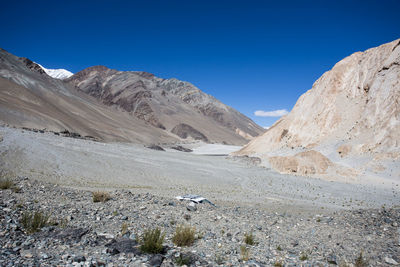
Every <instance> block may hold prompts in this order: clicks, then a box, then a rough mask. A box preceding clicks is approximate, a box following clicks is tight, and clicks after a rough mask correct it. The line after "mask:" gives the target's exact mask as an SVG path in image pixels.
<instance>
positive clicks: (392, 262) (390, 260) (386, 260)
mask: <svg viewBox="0 0 400 267" xmlns="http://www.w3.org/2000/svg"><path fill="white" fill-rule="evenodd" d="M384 260H385V262H386V263H388V264H391V265H398V264H399V263H398V262H397V261H395V260H394V259H392V258H389V257H385V258H384Z"/></svg>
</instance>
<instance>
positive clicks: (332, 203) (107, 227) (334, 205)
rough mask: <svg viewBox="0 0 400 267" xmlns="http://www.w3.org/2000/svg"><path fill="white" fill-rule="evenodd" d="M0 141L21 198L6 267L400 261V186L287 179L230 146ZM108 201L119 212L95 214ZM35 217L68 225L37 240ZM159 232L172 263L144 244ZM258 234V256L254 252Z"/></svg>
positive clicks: (26, 136)
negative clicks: (178, 238) (185, 232)
mask: <svg viewBox="0 0 400 267" xmlns="http://www.w3.org/2000/svg"><path fill="white" fill-rule="evenodd" d="M0 133H1V136H2V142H1V143H0V152H1V166H2V169H3V170H8V171H9V172H10V173H12V179H13V183H14V187H15V188H18V190H15V189H6V190H2V191H0V196H1V198H0V205H1V209H0V218H1V223H2V229H3V230H2V231H1V232H0V236H1V240H0V246H1V251H0V264H1V265H3V266H14V265H35V266H36V265H43V266H54V265H67V266H103V265H106V264H108V265H110V266H111V265H113V266H121V265H124V266H160V265H161V266H177V265H180V264H181V263H182V261H181V260H182V258H183V259H184V263H185V264H187V265H191V266H217V265H220V266H274V265H275V266H277V265H279V264H282V265H285V266H308V265H312V266H327V265H329V264H333V265H335V264H338V265H339V264H340V265H341V266H352V265H351V264H356V263H357V262H358V263H360V262H361V263H362V264H366V265H362V266H368V265H370V266H377V265H380V266H385V265H391V264H393V263H396V262H399V261H400V258H399V257H398V255H399V252H400V251H399V245H400V243H399V242H400V231H399V219H400V195H399V194H400V187H399V184H398V183H396V182H394V181H393V180H389V179H388V180H380V181H366V180H362V181H361V182H362V183H359V182H358V183H342V182H337V181H332V182H329V181H325V180H320V179H316V178H305V177H298V176H292V175H283V174H279V173H277V172H275V171H273V170H270V169H266V168H262V167H258V166H255V164H257V161H256V160H255V159H251V158H246V157H244V158H237V157H228V156H226V155H221V154H224V153H225V152H224V150H225V151H229V150H232V149H233V148H231V147H229V146H228V147H226V148H225V147H224V146H221V145H219V146H215V145H214V146H211V147H210V146H209V145H205V144H203V143H196V144H193V143H192V144H182V146H183V147H186V148H191V149H193V150H194V151H193V152H181V151H177V150H175V149H171V148H170V146H168V145H166V146H163V148H164V149H165V150H166V151H158V150H154V149H150V148H147V147H145V146H143V145H136V144H129V143H107V144H106V143H100V142H95V141H91V140H82V139H76V138H71V137H62V136H57V135H55V134H53V133H40V132H37V133H36V132H32V131H26V130H21V129H13V128H8V127H2V128H1V130H0ZM96 191H106V192H108V193H109V195H110V197H111V200H109V201H107V202H105V203H101V202H100V203H93V200H92V192H96ZM186 193H192V194H200V195H202V196H204V197H206V198H207V199H208V200H210V201H211V202H212V203H214V204H215V205H216V206H215V207H214V206H212V205H210V204H207V203H203V204H197V205H195V206H194V209H193V208H192V207H189V206H188V203H187V202H180V201H178V200H176V199H175V197H176V196H178V195H183V194H186ZM27 211H29V212H34V211H42V212H49V213H50V214H51V218H52V219H53V220H55V221H56V222H53V226H47V227H44V228H43V229H42V230H41V231H40V232H37V233H34V234H26V233H25V230H24V227H23V226H22V225H21V216H22V215H23V214H24V213H26V212H27ZM181 224H184V225H190V226H193V227H195V229H196V230H195V232H196V238H197V240H195V241H194V243H193V245H190V246H188V247H180V246H176V245H174V243H173V242H172V239H173V236H174V232H175V229H176V227H177V225H181ZM123 225H125V226H123ZM155 227H159V228H160V229H162V230H163V231H165V232H166V238H165V240H164V243H163V245H164V246H165V247H164V252H162V253H161V254H156V255H153V254H146V253H142V252H140V250H139V244H138V241H139V237H140V236H142V235H143V233H144V231H146V229H154V228H155ZM125 228H126V229H125ZM249 233H251V234H252V238H253V239H254V244H252V245H250V244H246V241H245V236H246V235H248V234H249ZM360 253H362V256H361V257H360ZM346 264H347V265H346ZM356 266H359V265H356Z"/></svg>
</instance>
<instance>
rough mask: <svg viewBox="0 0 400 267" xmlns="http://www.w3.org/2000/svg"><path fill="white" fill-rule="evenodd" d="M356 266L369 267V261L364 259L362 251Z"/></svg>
mask: <svg viewBox="0 0 400 267" xmlns="http://www.w3.org/2000/svg"><path fill="white" fill-rule="evenodd" d="M354 266H356V267H367V266H368V261H367V260H366V259H364V256H363V252H362V251H360V255H359V256H358V258H357V259H356V262H355V263H354Z"/></svg>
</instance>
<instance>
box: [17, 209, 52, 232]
mask: <svg viewBox="0 0 400 267" xmlns="http://www.w3.org/2000/svg"><path fill="white" fill-rule="evenodd" d="M49 218H50V215H49V214H46V213H44V212H42V211H35V212H27V211H26V212H24V213H23V214H22V217H21V221H20V223H21V224H22V226H23V227H24V228H25V231H26V232H27V233H28V234H31V233H35V232H37V231H39V230H40V228H42V227H45V226H47V225H49Z"/></svg>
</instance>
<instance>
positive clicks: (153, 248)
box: [139, 228, 165, 254]
mask: <svg viewBox="0 0 400 267" xmlns="http://www.w3.org/2000/svg"><path fill="white" fill-rule="evenodd" d="M164 238H165V233H161V230H160V229H159V228H156V229H152V230H146V231H145V232H144V233H143V235H142V237H141V238H140V240H139V242H140V250H141V251H142V252H144V253H152V254H157V253H160V252H162V250H163V242H164Z"/></svg>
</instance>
